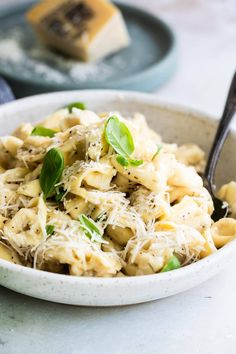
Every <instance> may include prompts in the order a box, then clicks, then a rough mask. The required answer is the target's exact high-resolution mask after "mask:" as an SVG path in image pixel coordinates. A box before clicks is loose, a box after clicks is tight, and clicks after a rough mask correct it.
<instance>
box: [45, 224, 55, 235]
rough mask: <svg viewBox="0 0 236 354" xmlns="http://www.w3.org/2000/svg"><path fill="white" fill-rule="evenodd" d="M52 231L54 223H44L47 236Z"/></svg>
mask: <svg viewBox="0 0 236 354" xmlns="http://www.w3.org/2000/svg"><path fill="white" fill-rule="evenodd" d="M53 232H54V225H46V233H47V235H48V236H50V235H52V234H53Z"/></svg>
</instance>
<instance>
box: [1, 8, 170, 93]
mask: <svg viewBox="0 0 236 354" xmlns="http://www.w3.org/2000/svg"><path fill="white" fill-rule="evenodd" d="M31 5H32V2H23V3H22V2H21V4H19V5H15V6H9V7H5V8H3V9H1V14H0V74H2V75H3V76H4V77H5V78H6V79H7V80H8V82H9V84H10V85H11V87H12V89H13V91H14V93H15V95H16V96H17V97H23V96H27V95H32V94H35V93H42V92H48V91H55V90H57V91H58V90H65V89H70V90H71V89H93V88H107V89H126V90H127V89H130V90H138V91H152V90H154V89H157V88H158V87H159V86H161V85H162V84H163V83H164V82H165V81H167V80H168V79H169V78H170V77H171V75H172V74H173V73H174V71H175V67H176V45H175V38H174V35H173V33H172V31H171V29H170V28H169V27H168V25H166V24H165V23H164V22H163V21H161V20H160V19H159V18H157V17H155V16H153V15H152V14H150V13H147V12H145V11H144V10H141V9H138V8H135V7H132V6H130V5H127V4H124V3H122V4H121V3H116V5H117V6H118V7H119V8H120V9H121V11H122V13H123V16H124V18H125V21H126V24H127V26H128V30H129V33H130V36H131V45H130V46H129V47H128V48H126V49H124V50H122V51H120V52H118V53H116V54H114V55H111V56H109V57H107V58H106V59H104V60H102V61H100V62H98V63H83V62H78V61H75V60H72V59H70V58H66V57H63V56H62V55H60V54H57V53H55V52H52V51H50V50H48V49H46V48H44V47H42V46H41V45H40V43H39V42H38V40H37V39H36V37H35V34H34V33H33V31H32V30H31V28H30V26H29V25H28V24H27V23H26V20H25V12H26V11H27V9H28V8H29V6H31Z"/></svg>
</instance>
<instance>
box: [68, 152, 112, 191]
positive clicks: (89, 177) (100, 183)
mask: <svg viewBox="0 0 236 354" xmlns="http://www.w3.org/2000/svg"><path fill="white" fill-rule="evenodd" d="M115 174H116V171H115V169H114V168H113V167H112V166H111V164H110V163H109V159H106V158H103V159H101V160H100V161H99V162H94V161H90V162H89V163H86V162H81V161H78V162H76V163H75V164H74V165H72V166H71V167H69V168H68V169H67V170H65V172H64V176H63V182H64V186H65V189H66V190H67V191H69V192H71V193H73V194H78V195H79V194H80V187H81V186H82V185H85V186H89V187H93V188H96V189H98V190H101V191H106V190H109V189H110V188H111V185H110V183H111V180H112V178H113V177H114V176H115Z"/></svg>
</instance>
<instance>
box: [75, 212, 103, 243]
mask: <svg viewBox="0 0 236 354" xmlns="http://www.w3.org/2000/svg"><path fill="white" fill-rule="evenodd" d="M79 222H80V225H81V227H82V229H83V230H84V232H85V235H86V236H87V237H88V238H89V239H90V240H95V241H97V242H100V243H104V242H105V241H104V240H103V238H102V235H101V232H100V230H99V228H98V227H97V225H96V223H95V222H94V221H93V220H92V219H90V218H88V217H87V216H86V215H84V214H81V215H80V216H79Z"/></svg>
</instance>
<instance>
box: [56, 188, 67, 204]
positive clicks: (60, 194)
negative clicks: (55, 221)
mask: <svg viewBox="0 0 236 354" xmlns="http://www.w3.org/2000/svg"><path fill="white" fill-rule="evenodd" d="M64 195H65V191H64V189H60V190H59V191H56V195H55V201H56V202H61V201H62V199H63V197H64Z"/></svg>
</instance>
